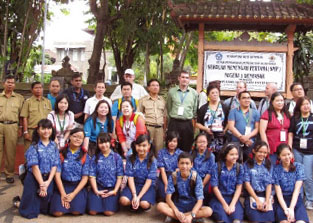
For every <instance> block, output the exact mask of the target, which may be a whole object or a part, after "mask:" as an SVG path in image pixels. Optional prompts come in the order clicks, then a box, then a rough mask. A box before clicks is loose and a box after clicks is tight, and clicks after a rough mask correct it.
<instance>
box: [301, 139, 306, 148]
mask: <svg viewBox="0 0 313 223" xmlns="http://www.w3.org/2000/svg"><path fill="white" fill-rule="evenodd" d="M307 148H308V139H303V138H300V149H307Z"/></svg>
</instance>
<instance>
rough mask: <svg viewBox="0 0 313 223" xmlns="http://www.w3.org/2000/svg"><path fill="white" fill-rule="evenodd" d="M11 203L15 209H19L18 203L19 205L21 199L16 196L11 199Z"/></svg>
mask: <svg viewBox="0 0 313 223" xmlns="http://www.w3.org/2000/svg"><path fill="white" fill-rule="evenodd" d="M12 202H13V206H14V207H16V208H19V207H20V203H21V198H20V196H16V197H14V198H13V200H12Z"/></svg>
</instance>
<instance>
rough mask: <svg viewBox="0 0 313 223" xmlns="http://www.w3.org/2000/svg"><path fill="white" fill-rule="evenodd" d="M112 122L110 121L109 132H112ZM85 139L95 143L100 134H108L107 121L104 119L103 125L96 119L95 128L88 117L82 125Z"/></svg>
mask: <svg viewBox="0 0 313 223" xmlns="http://www.w3.org/2000/svg"><path fill="white" fill-rule="evenodd" d="M113 127H114V122H113V120H112V119H111V130H113ZM84 132H85V137H89V139H90V141H92V142H97V137H98V135H99V133H100V132H107V133H108V132H109V129H108V120H107V119H106V120H105V122H104V123H102V122H100V120H99V119H98V118H97V119H96V127H94V122H93V119H92V118H91V117H89V118H88V119H87V121H86V123H85V125H84Z"/></svg>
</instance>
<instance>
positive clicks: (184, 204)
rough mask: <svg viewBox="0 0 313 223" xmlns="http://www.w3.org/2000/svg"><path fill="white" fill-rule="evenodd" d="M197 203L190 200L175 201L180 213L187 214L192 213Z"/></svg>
mask: <svg viewBox="0 0 313 223" xmlns="http://www.w3.org/2000/svg"><path fill="white" fill-rule="evenodd" d="M196 203H197V200H195V199H190V200H180V199H178V200H177V201H174V204H175V206H176V207H177V209H178V210H179V211H180V212H183V213H187V212H191V211H192V209H193V207H194V206H195V204H196Z"/></svg>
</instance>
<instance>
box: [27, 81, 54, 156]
mask: <svg viewBox="0 0 313 223" xmlns="http://www.w3.org/2000/svg"><path fill="white" fill-rule="evenodd" d="M31 88H32V94H33V96H31V97H30V98H28V99H27V100H26V101H25V103H24V105H23V108H22V111H21V117H23V129H24V145H25V151H26V150H27V149H28V147H29V146H30V144H31V141H32V136H33V131H34V129H35V128H36V127H37V123H38V122H39V121H40V120H41V119H45V118H47V116H48V114H49V112H50V111H51V103H50V101H49V99H47V98H45V97H43V96H42V95H43V87H42V84H41V83H40V82H38V81H36V82H34V83H32V85H31Z"/></svg>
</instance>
